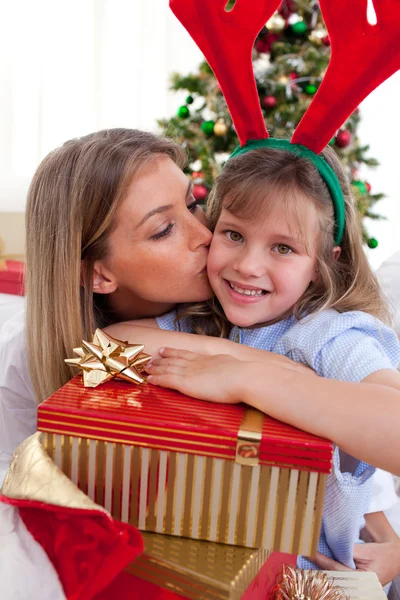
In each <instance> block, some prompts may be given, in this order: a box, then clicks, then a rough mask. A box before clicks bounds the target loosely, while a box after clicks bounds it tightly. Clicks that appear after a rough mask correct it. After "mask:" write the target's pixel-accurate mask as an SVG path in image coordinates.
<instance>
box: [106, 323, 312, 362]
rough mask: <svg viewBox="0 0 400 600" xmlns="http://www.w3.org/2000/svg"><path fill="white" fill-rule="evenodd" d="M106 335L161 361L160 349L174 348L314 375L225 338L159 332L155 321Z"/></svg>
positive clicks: (110, 330)
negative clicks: (269, 363)
mask: <svg viewBox="0 0 400 600" xmlns="http://www.w3.org/2000/svg"><path fill="white" fill-rule="evenodd" d="M105 331H106V332H107V333H108V334H110V335H111V336H113V337H114V338H116V339H118V340H124V341H128V342H129V343H132V344H144V345H145V352H147V354H151V355H152V356H153V358H159V356H160V355H159V349H160V348H163V347H165V346H173V347H174V348H181V349H183V350H189V351H191V352H198V353H199V354H207V355H211V356H214V355H215V354H227V355H229V356H232V357H234V358H237V359H239V360H258V359H263V360H268V361H273V362H276V363H277V364H279V365H282V366H286V368H288V369H294V370H295V371H296V372H310V373H313V372H314V371H312V370H311V369H310V368H309V367H307V366H305V365H303V364H301V363H297V362H295V361H293V360H291V359H290V358H287V357H286V356H282V355H280V354H274V353H273V352H268V351H266V350H258V349H256V348H250V347H249V346H245V345H244V344H237V343H235V342H232V341H230V340H226V339H224V338H217V337H210V336H203V335H194V334H192V333H183V332H180V331H169V330H166V329H159V327H158V325H157V321H156V320H155V319H141V320H140V321H126V322H123V323H115V324H113V325H110V326H108V327H106V328H105Z"/></svg>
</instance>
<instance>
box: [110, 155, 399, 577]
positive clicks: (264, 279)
mask: <svg viewBox="0 0 400 600" xmlns="http://www.w3.org/2000/svg"><path fill="white" fill-rule="evenodd" d="M323 156H324V160H325V161H326V162H327V163H328V164H329V165H330V166H331V167H332V169H333V170H334V171H335V173H336V175H337V177H338V179H339V181H340V184H341V187H342V190H343V193H344V196H345V211H346V215H345V217H346V227H345V231H344V237H343V240H342V241H341V244H340V246H339V245H338V244H336V243H335V241H334V236H335V224H336V222H335V214H334V208H333V203H332V199H331V195H330V192H329V190H328V188H327V186H326V184H325V182H324V181H323V179H322V178H321V176H320V175H319V172H318V171H317V169H316V168H315V166H314V164H313V163H312V162H310V161H309V160H307V159H306V158H304V157H302V156H298V155H296V153H293V152H289V151H286V150H277V149H271V148H262V149H257V150H251V151H248V152H247V153H245V154H243V155H241V156H237V157H235V158H232V159H231V160H230V161H228V163H227V165H226V166H225V168H224V171H223V173H222V174H221V175H220V176H219V178H218V179H217V182H216V185H215V188H214V191H213V194H212V196H211V198H210V201H209V205H208V215H209V218H210V222H211V228H212V230H213V231H214V237H213V240H212V243H211V248H210V253H209V259H208V275H209V279H210V283H211V286H212V288H213V290H214V292H215V298H214V299H213V300H212V301H210V302H208V303H206V304H203V305H197V306H191V307H189V308H186V309H185V310H182V311H181V313H180V314H179V313H178V315H177V314H176V313H175V312H172V313H169V314H168V315H165V316H164V317H161V318H158V319H157V322H158V325H159V327H161V328H165V329H173V328H175V329H177V330H179V331H185V332H190V331H196V332H197V333H203V334H208V335H215V336H217V335H218V336H224V337H229V338H230V339H231V340H233V341H237V342H240V343H242V344H246V345H248V346H252V347H254V348H258V349H261V350H268V351H271V352H274V353H277V354H282V355H284V356H286V357H288V358H290V359H292V360H295V361H297V362H300V363H303V364H304V365H307V366H309V367H311V368H312V369H313V370H314V371H315V372H316V373H317V375H319V376H320V377H323V378H325V379H324V381H326V383H327V384H328V385H327V386H326V388H325V389H324V388H323V386H321V389H320V393H323V394H329V396H330V398H329V401H330V402H335V400H336V396H337V395H340V394H341V385H342V384H341V382H353V384H351V385H349V384H347V386H348V387H347V388H346V389H345V388H343V390H344V392H345V393H346V396H345V397H346V402H349V400H350V399H351V400H352V402H353V407H356V413H359V414H360V415H361V414H362V412H363V411H365V412H368V411H369V410H370V407H371V398H369V397H367V398H366V402H365V405H363V404H362V402H363V398H364V393H363V389H364V388H365V392H367V391H368V390H367V386H366V385H365V383H368V384H379V387H376V388H375V389H372V393H373V394H376V395H375V402H376V400H377V397H378V394H379V393H381V392H382V393H383V392H384V390H385V389H388V390H390V393H391V394H392V396H393V397H395V398H396V400H397V399H398V397H399V390H400V376H399V375H398V373H397V372H396V370H395V369H396V367H397V365H398V362H399V360H400V345H399V342H398V340H397V337H396V335H395V333H394V332H393V331H392V330H391V329H389V328H388V327H387V326H386V325H385V324H384V322H385V321H388V315H387V310H386V305H385V302H384V300H383V298H382V296H381V293H380V290H379V287H378V285H377V283H376V280H375V277H374V275H373V273H372V272H371V270H370V268H369V265H368V262H367V260H366V257H365V255H364V252H363V249H362V244H361V235H360V228H359V223H358V221H357V217H356V214H355V211H354V209H353V206H352V200H351V195H350V190H349V185H348V183H347V180H346V176H345V174H344V173H343V170H342V168H341V166H340V163H339V161H338V160H337V158H336V156H335V155H334V153H333V151H329V149H328V150H326V151H325V152H324V153H323ZM114 332H115V330H114ZM137 336H140V332H138V333H137ZM131 337H132V336H131ZM137 339H138V337H137ZM140 339H141V340H144V339H145V338H144V337H143V335H142V336H141V337H140ZM160 339H161V340H162V338H160ZM203 339H204V338H203ZM218 341H219V340H215V342H217V345H216V348H218ZM169 343H171V340H169ZM177 343H178V342H177ZM193 344H195V342H194V341H193V338H190V339H189V338H182V337H181V338H180V339H179V346H180V347H185V346H187V347H189V348H193V347H194V346H193ZM208 347H209V346H208ZM207 351H208V350H207ZM217 351H218V350H217ZM164 356H165V358H161V359H159V360H154V361H153V363H152V365H151V366H150V367H149V373H150V377H149V381H150V382H151V383H155V384H157V385H165V386H169V387H174V388H177V389H179V390H181V391H183V392H184V393H188V394H191V395H194V396H197V397H199V398H205V399H213V400H217V399H218V395H217V396H215V395H214V383H213V378H214V375H215V373H218V384H221V380H222V379H223V380H224V381H225V380H229V379H230V387H229V384H228V389H230V394H231V395H230V399H231V401H239V400H242V399H245V400H246V401H249V403H250V404H253V405H254V406H256V407H258V408H261V409H262V410H265V411H266V412H270V414H273V416H278V415H277V414H276V411H275V414H274V411H271V410H270V404H267V405H266V402H265V398H262V391H261V390H260V389H259V390H258V392H257V393H256V394H255V395H254V397H252V398H250V396H249V392H248V391H247V392H244V393H243V391H244V387H245V386H244V385H243V383H239V379H240V378H241V377H242V378H243V377H245V378H246V379H247V380H248V373H249V370H248V367H247V366H246V363H239V364H237V365H235V366H234V367H232V363H231V362H230V361H231V359H227V357H220V358H219V357H215V358H214V359H212V360H213V361H214V365H213V367H212V370H209V366H210V364H211V360H210V359H209V360H208V361H204V360H203V361H202V360H201V359H200V357H196V356H193V355H191V354H185V353H176V352H171V351H167V352H165V353H164ZM193 359H195V360H193ZM233 368H236V373H234V371H233ZM261 377H262V376H261V375H260V369H259V373H258V375H257V381H258V382H260V380H261ZM332 380H338V381H332ZM254 381H255V380H254V378H253V383H254ZM359 382H364V385H363V386H362V388H360V387H358V386H356V385H355V384H357V383H359ZM277 383H278V382H277ZM273 384H274V385H275V382H273ZM223 385H224V384H223ZM255 385H257V384H254V385H253V386H251V385H250V387H251V390H254V387H255ZM264 385H265V386H270V385H271V382H270V381H268V379H267V378H266V379H265V381H264ZM235 386H237V390H238V391H236V390H235ZM259 387H261V385H260V384H259ZM368 387H370V386H368ZM371 387H372V386H371ZM390 388H392V389H390ZM393 388H394V389H393ZM211 389H212V391H211ZM226 389H227V386H226V384H225V387H224V394H225V395H227V394H226ZM242 394H243V395H242ZM296 395H297V396H298V397H300V398H301V393H300V390H293V396H294V402H296ZM228 396H229V394H228ZM286 396H287V394H286ZM320 399H321V403H320V406H318V397H316V398H315V407H314V411H313V412H312V413H309V414H308V415H307V417H308V420H309V421H310V420H314V421H317V422H318V421H324V418H325V417H324V415H323V414H321V413H323V410H324V408H323V398H320ZM300 401H301V399H300ZM285 412H286V414H287V410H286V411H285ZM338 413H339V418H340V419H341V420H343V421H344V422H345V421H346V419H347V418H349V419H352V414H351V408H350V412H349V417H347V415H346V413H345V412H344V410H343V406H340V402H339V404H338ZM279 416H280V418H282V417H281V415H279ZM278 418H279V417H278ZM285 420H289V419H285ZM293 421H295V419H292V422H293ZM306 428H307V427H306ZM317 429H318V427H317ZM333 429H334V426H333V428H332V431H333ZM343 429H345V426H344V427H343ZM325 435H327V437H333V438H334V437H335V435H333V436H330V435H329V434H327V431H326V429H325ZM363 435H364V436H374V435H375V434H374V431H373V430H372V429H371V430H370V431H365V430H364V431H363ZM335 441H337V440H335ZM367 441H368V440H367ZM343 446H344V449H345V450H349V446H348V445H346V444H344V445H343ZM373 471H374V469H373V468H372V467H371V466H369V465H368V464H366V463H364V462H360V461H358V460H355V459H353V458H352V457H351V456H349V455H347V454H345V452H342V451H340V450H339V448H337V449H336V451H335V456H334V469H333V474H332V475H331V476H330V477H329V480H328V485H327V495H326V502H325V510H324V520H323V530H322V534H321V539H320V545H319V550H320V551H321V552H322V553H323V554H325V555H326V556H330V557H333V558H335V559H336V560H339V561H340V562H342V563H344V564H346V565H347V566H349V567H354V562H353V545H354V543H355V542H356V541H357V540H358V538H359V532H360V529H361V527H362V525H363V515H364V514H365V513H366V512H367V509H368V504H369V500H370V489H371V483H372V479H371V476H372V474H373ZM302 566H308V564H307V562H306V561H305V560H303V561H302Z"/></svg>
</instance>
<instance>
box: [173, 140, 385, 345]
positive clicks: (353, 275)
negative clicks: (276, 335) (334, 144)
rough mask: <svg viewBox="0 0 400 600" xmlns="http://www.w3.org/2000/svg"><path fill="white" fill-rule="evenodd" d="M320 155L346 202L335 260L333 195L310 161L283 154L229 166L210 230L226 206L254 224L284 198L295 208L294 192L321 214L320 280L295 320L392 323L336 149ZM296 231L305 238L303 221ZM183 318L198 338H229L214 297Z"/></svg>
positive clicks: (219, 184) (248, 157) (267, 152)
mask: <svg viewBox="0 0 400 600" xmlns="http://www.w3.org/2000/svg"><path fill="white" fill-rule="evenodd" d="M322 154H323V156H324V158H325V160H326V161H327V162H328V163H329V164H330V166H331V167H332V168H333V170H334V171H335V173H336V175H337V177H338V179H339V182H340V185H341V187H342V190H343V194H344V198H345V211H346V225H345V232H344V236H343V240H342V243H341V245H340V247H341V252H340V256H339V258H338V259H337V260H335V258H334V256H333V252H332V249H333V247H334V227H335V219H334V210H333V203H332V199H331V196H330V193H329V190H328V188H327V186H326V184H325V182H324V180H323V179H322V178H321V176H320V175H319V173H318V171H317V169H316V167H315V166H314V165H313V164H312V163H311V162H310V161H308V160H306V159H305V158H302V157H299V156H296V155H294V154H292V153H289V152H287V151H285V150H276V149H271V148H262V149H257V150H251V151H249V152H247V153H245V154H242V155H240V156H238V157H235V158H232V159H231V160H229V161H228V162H227V164H226V165H225V167H224V169H223V171H222V173H221V175H219V176H218V178H217V180H216V182H215V186H214V188H213V190H212V193H211V194H210V197H209V200H208V203H207V215H208V218H209V221H210V226H211V230H212V231H214V228H215V226H216V223H217V221H218V219H219V216H220V214H221V210H222V208H223V206H224V207H226V208H228V209H229V211H230V212H231V213H232V214H234V215H236V216H238V217H243V218H245V219H254V218H256V217H257V215H260V214H263V215H266V214H268V211H269V210H271V208H272V209H273V208H274V207H275V206H276V203H277V202H282V198H283V197H284V198H285V204H286V208H288V207H289V206H290V207H291V208H293V207H294V208H296V206H295V197H296V192H297V194H301V195H302V196H303V197H306V198H309V199H310V200H311V201H312V203H313V204H314V206H315V207H316V209H317V215H318V220H319V226H320V234H319V246H318V250H317V268H318V273H319V276H318V278H317V280H316V281H315V282H313V283H312V284H311V285H310V286H309V288H308V289H307V290H306V291H305V293H304V294H303V296H302V297H301V298H300V299H299V300H298V302H297V303H296V305H295V306H294V307H293V314H294V316H295V317H296V318H300V317H301V316H302V315H303V316H304V315H305V314H311V313H316V312H319V311H322V310H324V309H327V308H334V309H336V310H337V311H339V312H347V311H351V310H360V311H364V312H367V313H369V314H371V315H373V316H376V317H378V318H379V319H381V320H382V321H383V322H389V321H390V316H389V312H388V307H387V303H386V301H385V299H384V297H383V295H382V293H381V291H380V288H379V285H378V283H377V280H376V277H375V275H374V274H373V272H372V270H371V267H370V266H369V264H368V261H367V258H366V255H365V253H364V250H363V247H362V236H361V226H360V217H359V215H358V213H357V212H356V210H355V208H354V202H353V199H352V195H351V190H350V184H349V181H348V178H347V177H346V174H345V172H344V169H343V167H342V165H341V163H340V161H339V159H338V157H337V156H336V154H335V152H334V151H333V150H332V149H330V148H326V149H325V150H324V152H323V153H322ZM291 214H293V212H292V213H291ZM297 225H298V229H299V231H300V234H301V223H300V217H298V223H297ZM305 242H307V240H305ZM182 316H185V317H186V316H190V317H191V318H192V322H193V327H194V330H195V331H196V333H199V334H203V335H204V334H207V335H217V336H222V337H226V336H228V335H229V331H230V329H231V324H230V323H229V322H228V321H227V319H226V317H225V315H224V313H223V310H222V308H221V306H220V304H219V302H218V300H217V298H215V297H214V298H212V299H211V300H209V301H208V302H205V303H200V304H196V305H192V306H190V307H189V306H187V307H185V308H184V309H183V310H182V311H181V312H180V313H179V318H181V317H182Z"/></svg>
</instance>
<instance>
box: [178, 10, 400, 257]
mask: <svg viewBox="0 0 400 600" xmlns="http://www.w3.org/2000/svg"><path fill="white" fill-rule="evenodd" d="M226 3H227V0H170V7H171V10H172V11H173V13H174V14H175V15H176V17H177V18H178V19H179V21H180V22H181V23H182V25H183V26H184V27H185V28H186V29H187V31H188V32H189V34H190V35H191V36H192V38H193V39H194V41H195V42H196V44H197V45H198V47H199V48H200V50H201V51H202V52H203V54H204V56H205V58H206V60H207V62H208V63H209V65H210V67H211V68H212V70H213V71H214V74H215V76H216V78H217V80H218V82H219V84H220V87H221V90H222V92H223V94H224V96H225V100H226V103H227V105H228V108H229V111H230V113H231V116H232V120H233V123H234V125H235V129H236V132H237V135H238V137H239V140H240V147H239V148H237V149H236V150H235V152H234V153H233V155H232V156H237V155H238V154H241V153H243V152H247V151H248V150H252V149H254V148H258V147H266V146H267V147H271V148H277V149H284V150H287V151H289V152H292V153H294V154H297V155H300V156H303V157H305V158H306V159H308V160H310V161H311V162H312V163H313V164H314V165H315V167H316V168H317V169H318V171H319V173H320V175H321V177H322V178H323V179H324V181H325V183H326V184H327V186H328V189H329V191H330V194H331V197H332V201H333V205H334V210H335V224H336V227H335V244H337V245H339V244H340V243H341V241H342V238H343V232H344V224H345V208H344V199H343V192H342V189H341V187H340V183H339V181H338V179H337V177H336V174H335V173H334V171H333V169H332V168H331V167H330V166H329V165H328V163H327V162H326V161H325V160H324V159H323V157H321V156H319V154H320V152H321V151H322V150H323V149H324V148H325V146H326V145H327V143H328V142H329V141H330V139H331V138H332V137H333V136H334V135H335V133H336V131H337V130H338V129H339V128H340V127H341V125H342V124H343V123H344V121H345V120H346V119H347V118H348V117H349V116H350V114H351V113H352V112H353V111H354V110H355V108H356V107H357V106H358V105H359V104H360V102H361V101H362V100H364V98H366V97H367V96H368V95H369V94H370V93H371V92H372V91H373V90H374V89H375V88H377V87H378V86H379V85H380V84H381V83H383V82H384V81H385V80H386V79H388V78H389V77H390V76H391V75H392V74H393V73H395V72H396V71H397V70H398V69H399V68H400V44H399V36H400V1H399V0H374V8H375V13H376V17H377V24H376V25H371V24H370V23H368V21H367V0H320V8H321V11H322V14H323V17H324V20H325V25H326V28H327V30H328V34H329V37H330V42H331V50H332V53H331V60H330V63H329V66H328V70H327V72H326V74H325V77H324V79H323V81H322V83H321V85H320V87H319V89H318V92H317V93H316V95H315V96H314V98H313V100H312V102H311V104H310V106H309V108H308V110H307V111H306V113H305V114H304V116H303V118H302V120H301V121H300V123H299V125H298V126H297V128H296V130H295V131H294V133H293V136H292V139H291V141H290V142H289V141H287V140H274V139H272V138H269V136H268V132H267V130H266V128H265V123H264V119H263V115H262V112H261V108H260V103H259V98H258V94H257V88H256V84H255V79H254V74H253V65H252V48H253V44H254V41H255V38H256V36H257V34H258V33H259V31H260V30H261V29H262V27H263V26H264V25H265V23H266V21H268V19H269V18H270V17H271V15H272V14H273V13H274V12H275V10H276V9H277V8H278V6H279V4H280V0H251V1H250V0H236V3H235V5H234V7H233V8H232V10H231V11H229V12H227V11H226V10H225V6H226ZM349 65H351V66H350V67H349ZM346 74H349V75H351V82H350V77H347V76H346Z"/></svg>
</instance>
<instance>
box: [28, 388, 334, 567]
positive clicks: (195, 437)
mask: <svg viewBox="0 0 400 600" xmlns="http://www.w3.org/2000/svg"><path fill="white" fill-rule="evenodd" d="M38 428H39V430H40V431H41V432H43V433H44V435H43V443H44V445H45V448H46V449H47V452H48V453H49V455H50V456H51V457H52V458H53V459H54V460H55V462H56V464H58V465H59V466H60V468H61V469H62V470H63V471H64V473H66V474H67V475H68V477H70V478H71V479H72V481H73V482H75V483H76V484H77V485H78V487H80V488H81V489H82V490H83V491H84V492H85V493H87V494H88V495H89V497H90V498H92V499H93V500H94V501H95V502H96V503H98V504H100V505H102V506H104V507H105V508H106V509H107V510H109V511H110V512H111V513H112V515H113V516H114V517H115V518H117V519H120V520H122V521H125V522H129V523H131V524H133V525H135V526H137V527H138V528H139V529H141V530H144V531H153V532H156V533H164V534H169V535H176V536H181V537H188V538H193V539H203V540H208V541H214V542H222V543H227V544H232V545H240V546H246V547H254V548H267V549H274V550H279V551H282V552H288V553H291V554H305V555H308V556H312V555H313V554H314V553H315V551H316V547H317V542H318V538H319V533H320V527H321V520H322V508H323V502H324V493H325V484H326V477H327V474H328V473H329V472H330V470H331V461H332V444H331V443H330V442H328V441H326V440H324V439H321V438H318V437H315V436H313V435H310V434H307V433H304V432H302V431H300V430H297V429H295V428H294V427H291V426H289V425H286V424H283V423H280V422H278V421H276V420H274V419H272V418H270V417H268V416H266V415H264V414H262V413H259V412H258V411H255V410H254V409H250V408H248V407H246V406H245V405H242V404H238V405H224V404H212V403H209V402H202V401H199V400H195V399H193V398H188V397H186V396H183V395H182V394H180V393H178V392H175V391H172V390H167V389H163V388H158V387H155V386H152V385H150V384H143V385H141V386H139V387H136V386H133V385H130V384H128V383H125V382H120V381H116V380H113V381H111V382H108V383H106V384H104V385H102V386H99V387H97V388H94V389H91V388H85V387H84V386H83V385H82V377H81V376H77V377H75V378H74V379H72V380H71V381H70V382H68V383H67V384H66V385H65V386H63V387H62V388H61V389H60V390H58V391H57V392H56V393H55V394H53V395H52V396H51V397H50V398H48V399H47V400H45V401H44V402H43V403H42V404H41V405H40V406H39V409H38Z"/></svg>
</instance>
